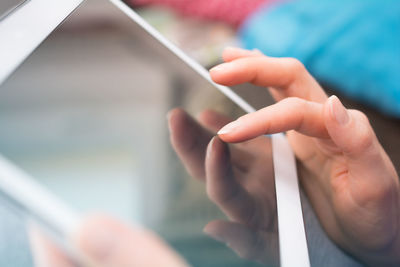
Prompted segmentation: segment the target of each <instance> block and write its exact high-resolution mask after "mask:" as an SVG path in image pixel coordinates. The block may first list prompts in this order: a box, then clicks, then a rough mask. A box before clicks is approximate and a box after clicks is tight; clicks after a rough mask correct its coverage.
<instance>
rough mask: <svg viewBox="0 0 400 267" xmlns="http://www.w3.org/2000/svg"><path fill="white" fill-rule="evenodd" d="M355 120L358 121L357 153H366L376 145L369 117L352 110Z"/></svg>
mask: <svg viewBox="0 0 400 267" xmlns="http://www.w3.org/2000/svg"><path fill="white" fill-rule="evenodd" d="M351 112H352V113H353V118H355V120H356V122H355V123H356V132H355V135H356V137H357V138H355V142H354V148H355V150H357V151H356V152H362V151H366V150H368V149H369V148H371V147H372V146H373V144H374V139H375V138H374V136H375V135H374V132H373V130H372V128H371V126H370V124H369V120H368V117H367V116H366V115H365V114H364V113H362V112H361V111H358V110H352V111H351Z"/></svg>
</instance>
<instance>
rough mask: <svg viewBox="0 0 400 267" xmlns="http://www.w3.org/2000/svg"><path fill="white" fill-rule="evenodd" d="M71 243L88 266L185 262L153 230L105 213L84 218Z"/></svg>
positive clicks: (118, 266) (175, 264) (105, 266)
mask: <svg viewBox="0 0 400 267" xmlns="http://www.w3.org/2000/svg"><path fill="white" fill-rule="evenodd" d="M74 243H75V245H76V247H77V248H78V250H80V251H81V253H82V258H83V261H84V262H85V263H87V264H88V265H89V266H96V267H125V266H150V267H151V266H173V267H175V266H178V267H179V266H187V265H186V264H185V262H184V260H183V259H182V258H180V257H179V256H178V254H177V253H175V252H174V251H173V250H172V249H171V248H170V247H169V246H168V245H167V244H165V243H164V242H163V241H162V240H161V239H160V238H159V237H157V236H156V235H155V234H153V233H151V232H149V231H147V230H145V229H140V228H137V227H133V226H128V225H126V224H123V223H121V222H119V221H116V220H115V219H112V218H110V217H106V216H100V215H96V216H90V217H88V218H87V219H85V220H84V221H83V223H82V224H81V227H80V228H79V230H78V231H77V233H76V235H75V236H74ZM154 255H157V257H154Z"/></svg>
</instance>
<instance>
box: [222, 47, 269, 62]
mask: <svg viewBox="0 0 400 267" xmlns="http://www.w3.org/2000/svg"><path fill="white" fill-rule="evenodd" d="M259 56H263V54H262V53H261V52H260V51H258V50H246V49H242V48H238V47H227V48H225V49H224V52H223V53H222V58H223V60H224V61H225V62H230V61H232V60H235V59H238V58H242V57H259Z"/></svg>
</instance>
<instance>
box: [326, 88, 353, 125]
mask: <svg viewBox="0 0 400 267" xmlns="http://www.w3.org/2000/svg"><path fill="white" fill-rule="evenodd" d="M327 103H328V108H329V117H330V119H331V120H332V121H333V122H335V123H336V124H338V125H339V126H346V125H347V124H349V122H350V114H349V112H348V111H347V109H346V108H345V107H344V106H343V104H342V102H341V101H340V100H339V98H338V97H337V96H335V95H332V96H330V97H329V98H328V100H327Z"/></svg>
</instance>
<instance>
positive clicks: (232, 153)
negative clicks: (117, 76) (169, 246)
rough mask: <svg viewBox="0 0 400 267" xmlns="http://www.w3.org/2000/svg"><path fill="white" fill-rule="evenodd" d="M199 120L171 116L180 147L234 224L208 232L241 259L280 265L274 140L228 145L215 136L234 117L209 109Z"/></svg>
mask: <svg viewBox="0 0 400 267" xmlns="http://www.w3.org/2000/svg"><path fill="white" fill-rule="evenodd" d="M199 121H200V123H199V122H197V121H196V120H194V119H193V118H191V117H190V116H189V115H188V114H187V113H186V112H184V111H183V110H181V109H175V110H173V111H171V112H170V113H169V126H170V130H171V142H172V144H173V146H174V149H175V150H176V152H177V154H178V155H179V157H180V159H181V160H182V161H183V163H184V164H185V166H186V168H187V170H188V171H189V173H191V174H192V175H193V176H194V177H196V178H198V179H201V180H204V181H205V183H206V187H207V193H208V195H209V197H210V198H211V199H212V200H213V201H214V202H215V203H216V204H217V205H218V206H219V207H220V209H221V210H222V211H223V212H224V213H225V214H226V215H227V216H228V217H229V219H230V220H231V221H221V220H218V221H213V222H210V223H209V224H208V225H207V226H206V227H205V229H204V231H205V232H206V233H207V234H209V235H211V236H212V237H213V238H215V239H217V240H219V241H223V242H224V243H227V244H229V246H230V247H231V248H232V249H233V250H235V252H237V254H238V255H239V256H241V257H244V258H247V259H250V260H255V261H259V262H262V263H265V264H273V265H276V264H277V263H278V260H279V259H278V255H279V253H278V240H277V225H276V217H275V216H276V215H275V214H276V204H275V202H276V200H275V194H274V193H275V191H274V177H273V166H272V153H271V152H272V148H271V142H270V139H269V138H268V137H259V138H256V139H254V140H251V141H249V142H244V143H241V144H237V145H232V146H230V147H228V146H227V145H226V144H225V143H223V142H222V141H221V140H220V139H219V138H218V137H213V136H214V135H215V132H216V131H217V130H219V129H220V128H221V127H222V126H223V125H225V124H226V123H228V122H229V121H230V119H229V118H226V117H225V116H222V115H220V114H218V113H216V112H213V111H205V112H203V113H202V114H201V115H200V118H199ZM207 145H208V148H207ZM206 151H207V155H206Z"/></svg>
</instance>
